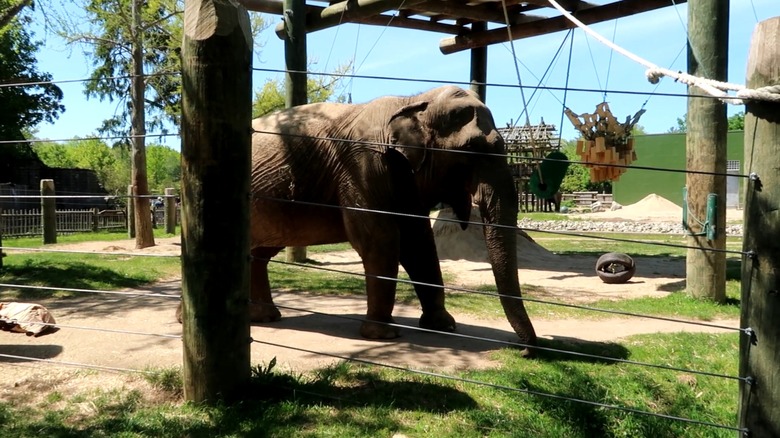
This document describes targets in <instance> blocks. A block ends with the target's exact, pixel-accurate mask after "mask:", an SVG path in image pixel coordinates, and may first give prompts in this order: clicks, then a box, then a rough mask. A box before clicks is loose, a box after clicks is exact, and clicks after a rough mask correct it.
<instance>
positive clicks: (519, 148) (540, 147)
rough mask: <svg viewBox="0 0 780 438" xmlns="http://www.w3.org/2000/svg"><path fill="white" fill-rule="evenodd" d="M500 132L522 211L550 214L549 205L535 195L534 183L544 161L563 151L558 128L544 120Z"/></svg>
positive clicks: (500, 129) (509, 127) (501, 129)
mask: <svg viewBox="0 0 780 438" xmlns="http://www.w3.org/2000/svg"><path fill="white" fill-rule="evenodd" d="M498 131H499V132H500V133H501V136H502V137H503V138H504V143H505V145H506V151H507V155H508V156H509V158H508V161H509V167H510V168H511V169H512V176H513V177H514V180H515V187H516V188H517V194H518V206H519V209H520V211H524V212H528V211H547V210H548V208H549V207H550V205H549V203H547V202H545V200H544V199H539V197H538V196H536V195H534V194H533V193H532V192H531V190H530V181H531V176H532V175H533V173H534V171H535V170H536V169H537V168H538V166H539V165H540V163H541V162H542V159H543V158H544V157H546V156H547V155H548V154H549V153H550V152H553V151H557V150H558V149H559V148H560V137H559V136H558V133H557V132H556V129H555V125H548V124H546V123H544V120H542V122H541V123H540V124H538V125H525V126H507V127H506V128H498Z"/></svg>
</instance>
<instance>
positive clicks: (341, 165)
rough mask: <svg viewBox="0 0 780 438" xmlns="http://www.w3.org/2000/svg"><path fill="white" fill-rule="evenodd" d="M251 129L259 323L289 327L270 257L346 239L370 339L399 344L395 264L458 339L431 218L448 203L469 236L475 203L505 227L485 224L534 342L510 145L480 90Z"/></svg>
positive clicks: (301, 109)
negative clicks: (358, 268) (362, 287)
mask: <svg viewBox="0 0 780 438" xmlns="http://www.w3.org/2000/svg"><path fill="white" fill-rule="evenodd" d="M252 129H253V134H252V168H251V174H250V177H251V181H250V188H251V196H252V198H251V199H252V200H251V207H250V208H251V211H250V224H251V229H250V241H251V255H252V261H251V274H250V277H251V291H250V294H251V303H250V316H251V320H252V321H253V322H272V321H276V320H279V319H280V318H281V313H280V311H279V310H278V308H277V307H276V306H275V305H274V303H273V300H272V298H271V287H270V282H269V278H268V262H269V259H270V258H272V257H273V256H274V255H276V254H278V253H279V251H281V250H282V249H283V248H284V247H289V246H311V245H318V244H329V243H339V242H346V241H348V242H349V243H350V244H351V245H352V247H353V248H354V249H355V250H356V251H357V253H358V254H359V256H360V257H361V259H362V262H363V267H364V269H365V273H366V276H367V277H366V294H367V313H366V320H365V321H364V322H363V323H362V324H361V328H360V333H361V335H362V336H363V337H365V338H369V339H391V338H395V337H397V336H399V331H398V329H397V328H396V327H394V326H389V325H387V323H392V322H393V317H392V312H393V307H394V304H395V293H396V282H394V281H391V280H389V279H392V278H396V277H397V275H398V271H399V264H400V265H401V266H403V268H404V269H405V270H406V272H407V274H408V275H409V277H410V279H411V280H412V281H413V282H415V286H414V287H415V292H416V294H417V296H418V299H419V301H420V304H421V307H422V315H421V317H420V320H419V325H420V326H421V327H423V328H427V329H432V330H437V331H453V330H455V320H454V319H453V317H452V316H451V315H450V314H449V313H448V312H447V310H446V309H445V305H444V301H445V300H444V289H443V282H442V274H441V268H440V266H439V259H438V256H437V254H436V246H435V243H434V240H433V233H432V230H431V225H430V221H429V219H428V215H429V214H430V212H431V209H432V208H433V207H434V206H436V205H437V204H440V203H444V204H447V205H449V206H450V207H452V209H453V211H454V212H455V214H456V217H457V219H458V220H459V221H460V222H461V227H462V228H463V229H465V228H466V226H468V223H467V222H468V221H469V219H470V214H471V206H472V202H473V203H475V204H476V205H478V206H479V209H480V213H481V214H482V217H483V221H484V222H485V224H487V225H490V224H499V225H505V226H507V227H492V226H485V228H484V230H485V231H484V234H485V239H486V243H487V248H488V253H489V259H490V262H491V264H492V269H493V273H494V277H495V280H496V285H497V289H498V292H499V294H500V295H501V298H500V300H501V303H502V305H503V308H504V311H505V313H506V316H507V319H508V320H509V322H510V324H511V326H512V328H513V329H514V330H515V332H516V333H517V335H518V336H519V338H520V342H521V343H523V344H526V345H530V346H533V345H536V334H535V332H534V328H533V325H532V324H531V321H530V319H529V317H528V314H527V313H526V310H525V307H524V306H523V302H522V300H520V299H519V298H520V285H519V281H518V277H517V255H516V242H515V239H516V229H515V226H516V223H517V194H516V191H515V186H514V182H513V180H512V176H511V174H510V169H509V166H508V164H507V162H506V158H505V156H504V154H505V149H504V141H503V139H502V138H501V136H500V134H499V133H498V131H497V130H496V127H495V123H494V121H493V116H492V114H491V112H490V110H489V109H488V107H487V106H485V104H483V103H482V101H480V99H479V97H478V96H477V95H476V94H475V93H474V92H472V91H470V90H464V89H462V88H459V87H455V86H443V87H438V88H435V89H432V90H429V91H426V92H423V93H421V94H418V95H415V96H410V97H395V96H385V97H380V98H377V99H374V100H372V101H369V102H367V103H363V104H344V103H333V102H327V103H313V104H307V105H301V106H297V107H292V108H288V109H285V110H281V111H278V112H275V113H272V114H270V115H267V116H264V117H260V118H257V119H255V120H253V121H252ZM334 207H339V208H334ZM380 211H381V212H389V213H390V214H388V213H381V212H380ZM524 353H525V354H530V351H528V349H527V348H526V349H525V350H524Z"/></svg>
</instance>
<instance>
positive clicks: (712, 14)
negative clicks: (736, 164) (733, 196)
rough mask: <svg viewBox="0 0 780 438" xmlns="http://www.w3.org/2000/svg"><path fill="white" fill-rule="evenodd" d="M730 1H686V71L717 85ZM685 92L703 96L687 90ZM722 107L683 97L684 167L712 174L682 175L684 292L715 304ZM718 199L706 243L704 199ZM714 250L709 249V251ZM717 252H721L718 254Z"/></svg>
mask: <svg viewBox="0 0 780 438" xmlns="http://www.w3.org/2000/svg"><path fill="white" fill-rule="evenodd" d="M728 29H729V2H727V1H722V0H696V1H691V2H689V3H688V73H690V74H692V75H694V76H699V77H703V78H708V79H714V80H717V81H726V80H727V76H728ZM688 92H689V94H698V95H702V94H705V93H704V91H702V90H701V89H699V88H697V87H695V86H690V87H688ZM727 131H728V122H727V118H726V104H725V103H723V102H721V101H720V100H717V99H712V98H704V97H689V98H688V132H687V136H686V157H687V158H686V168H687V169H688V170H696V171H703V172H713V173H716V174H710V175H705V174H692V173H688V174H687V175H686V181H685V186H686V187H687V196H686V198H687V199H685V200H683V202H686V203H687V212H688V214H687V219H688V227H689V228H688V230H689V232H690V233H693V234H694V235H692V236H689V237H688V239H687V243H688V246H693V247H697V248H701V250H700V249H689V250H688V254H687V257H686V271H687V277H686V278H687V286H686V291H687V293H688V294H689V295H692V296H694V297H702V298H710V299H712V300H714V301H717V302H724V301H725V299H726V254H725V253H724V252H722V250H724V249H725V248H726V133H727ZM710 194H715V195H716V196H717V201H718V202H717V209H716V214H715V223H710V224H709V227H715V238H714V239H713V240H709V238H708V236H707V233H706V232H705V231H706V230H705V229H704V227H703V226H702V225H700V222H705V221H706V220H707V219H706V218H707V198H708V196H709V195H710ZM708 250H713V251H708ZM719 250H720V251H719Z"/></svg>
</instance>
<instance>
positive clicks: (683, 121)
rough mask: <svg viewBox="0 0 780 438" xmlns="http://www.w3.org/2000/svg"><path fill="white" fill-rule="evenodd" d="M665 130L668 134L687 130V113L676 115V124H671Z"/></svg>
mask: <svg viewBox="0 0 780 438" xmlns="http://www.w3.org/2000/svg"><path fill="white" fill-rule="evenodd" d="M667 132H668V133H670V134H681V133H684V132H688V115H687V114H686V115H684V116H682V117H678V118H677V126H672V127H671V128H669V130H668V131H667Z"/></svg>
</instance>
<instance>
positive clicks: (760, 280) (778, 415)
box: [739, 17, 780, 437]
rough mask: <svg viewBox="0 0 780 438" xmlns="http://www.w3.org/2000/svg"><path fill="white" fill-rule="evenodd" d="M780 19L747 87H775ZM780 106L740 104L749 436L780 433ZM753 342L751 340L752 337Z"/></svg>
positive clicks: (751, 62)
mask: <svg viewBox="0 0 780 438" xmlns="http://www.w3.org/2000/svg"><path fill="white" fill-rule="evenodd" d="M778 41H780V17H775V18H770V19H768V20H765V21H762V22H761V23H759V24H758V26H757V27H756V30H755V32H754V33H753V41H752V43H751V46H750V54H749V55H748V64H747V87H748V88H751V89H757V88H760V87H764V86H769V85H777V84H780V47H778V45H777V42H778ZM778 167H780V104H779V103H769V102H761V101H748V102H747V103H746V104H745V168H746V170H747V172H749V173H750V174H755V178H751V180H750V182H749V183H748V184H746V186H747V188H746V192H745V212H744V219H745V220H744V227H745V236H744V238H743V245H744V246H743V248H744V250H745V251H752V252H753V254H754V255H755V256H754V257H753V258H752V259H750V258H746V259H745V260H744V261H743V263H742V299H741V309H742V315H741V322H740V327H742V328H748V327H749V328H751V329H752V330H753V333H755V337H754V339H752V340H751V339H750V338H749V337H747V336H743V337H742V339H741V342H740V361H739V375H740V376H742V377H750V378H751V379H752V380H753V383H752V384H747V383H744V382H743V383H741V384H740V388H739V394H740V409H739V423H740V426H741V427H746V428H747V429H748V430H749V431H750V436H751V437H765V436H766V437H770V436H773V437H776V436H780V366H778V364H780V324H778V321H777V319H778V315H780V172H778ZM751 341H753V342H751Z"/></svg>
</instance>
